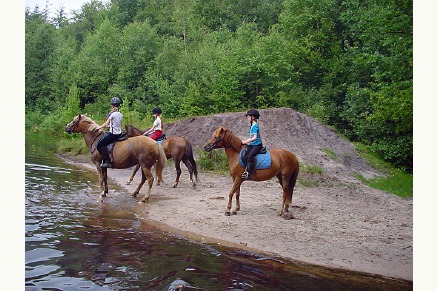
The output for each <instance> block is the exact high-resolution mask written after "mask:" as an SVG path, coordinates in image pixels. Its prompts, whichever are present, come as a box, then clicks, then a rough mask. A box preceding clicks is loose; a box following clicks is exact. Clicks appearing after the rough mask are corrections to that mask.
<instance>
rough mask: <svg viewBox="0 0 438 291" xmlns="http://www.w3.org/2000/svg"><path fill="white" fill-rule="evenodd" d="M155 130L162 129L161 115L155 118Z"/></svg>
mask: <svg viewBox="0 0 438 291" xmlns="http://www.w3.org/2000/svg"><path fill="white" fill-rule="evenodd" d="M153 127H154V130H161V131H163V130H162V128H161V118H160V117H159V116H157V118H155V120H154V124H153Z"/></svg>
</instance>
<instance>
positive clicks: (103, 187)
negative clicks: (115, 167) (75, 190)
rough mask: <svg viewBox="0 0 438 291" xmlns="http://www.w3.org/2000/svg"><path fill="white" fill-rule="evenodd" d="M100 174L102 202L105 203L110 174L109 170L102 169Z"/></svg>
mask: <svg viewBox="0 0 438 291" xmlns="http://www.w3.org/2000/svg"><path fill="white" fill-rule="evenodd" d="M98 172H99V180H100V189H101V192H100V201H101V202H103V198H105V197H106V196H107V194H108V172H107V168H100V170H98Z"/></svg>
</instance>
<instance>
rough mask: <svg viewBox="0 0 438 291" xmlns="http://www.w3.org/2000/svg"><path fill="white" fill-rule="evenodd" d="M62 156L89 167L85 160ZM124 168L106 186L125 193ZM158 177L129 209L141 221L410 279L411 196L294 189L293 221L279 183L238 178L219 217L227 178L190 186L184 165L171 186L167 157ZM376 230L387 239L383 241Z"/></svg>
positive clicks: (204, 178) (204, 176)
mask: <svg viewBox="0 0 438 291" xmlns="http://www.w3.org/2000/svg"><path fill="white" fill-rule="evenodd" d="M62 158H63V159H64V160H67V162H70V163H73V164H75V165H78V166H80V167H84V168H87V169H89V170H91V171H96V169H95V167H94V165H93V164H91V162H85V161H84V160H85V158H84V157H81V158H77V157H62ZM131 173H132V169H108V177H109V179H110V180H111V182H110V183H116V184H118V185H119V186H120V187H122V188H123V189H125V190H126V191H127V192H128V193H129V195H130V194H131V193H132V192H133V191H134V189H135V188H136V187H137V185H138V181H139V176H140V175H139V174H138V175H137V177H136V178H135V179H134V181H133V182H132V183H131V184H130V185H126V181H127V180H128V178H129V177H130V175H131ZM96 175H97V173H96ZM164 179H165V183H164V184H162V185H160V186H157V185H156V184H155V183H154V185H153V187H152V191H151V195H150V199H149V202H148V203H136V204H137V205H136V206H133V210H134V211H135V212H136V213H137V214H138V215H139V217H140V218H141V219H142V220H144V221H145V222H147V223H149V224H151V225H154V226H156V227H157V228H158V229H162V230H164V231H167V232H170V233H174V234H176V235H180V236H182V237H186V238H188V239H192V240H194V241H197V242H202V243H211V244H221V245H224V246H229V247H234V248H239V249H243V250H247V251H251V252H255V253H258V254H266V255H268V256H274V257H279V258H284V259H286V260H288V261H292V262H296V263H298V264H299V263H303V264H310V265H316V266H321V267H323V268H330V269H342V270H345V271H347V272H348V271H353V272H360V273H366V274H369V275H371V276H374V275H376V276H383V277H388V278H394V279H401V280H407V281H412V280H413V270H412V266H413V264H412V200H410V201H409V200H406V199H402V198H399V197H396V196H394V195H390V194H387V193H382V192H381V191H379V190H375V189H371V188H368V187H366V186H363V185H361V184H360V185H359V184H352V185H341V186H338V187H319V188H306V187H302V186H298V187H297V189H296V192H295V193H296V194H294V200H293V203H292V207H291V211H292V212H293V214H294V216H295V217H296V218H295V219H292V220H285V219H283V218H280V217H279V216H278V214H277V212H278V210H279V208H280V206H281V200H280V193H281V192H280V186H279V185H278V183H277V182H276V181H274V180H270V181H265V182H249V183H246V185H245V183H244V184H243V185H242V191H241V192H242V194H241V211H240V212H239V214H237V215H232V216H230V217H226V216H225V215H224V212H225V206H226V200H227V199H228V198H227V196H228V191H229V187H230V186H231V178H230V177H228V176H220V175H215V174H211V173H202V172H201V173H200V180H201V182H200V183H198V185H197V187H196V189H194V188H192V187H191V185H190V183H189V178H188V172H187V169H184V168H183V172H182V174H181V177H180V183H179V185H178V187H177V188H172V187H171V185H172V183H173V181H174V179H175V168H174V166H173V162H171V161H170V162H168V164H167V165H166V168H165V172H164ZM146 185H147V184H145V185H144V186H143V188H142V189H141V191H140V194H139V196H138V197H137V198H133V199H136V200H137V201H139V200H140V199H141V198H142V197H143V195H144V193H145V189H146V187H147V186H146ZM96 188H98V185H96ZM347 193H348V196H352V197H348V196H347ZM364 194H370V195H364ZM109 195H111V188H110V194H109ZM367 196H370V197H367ZM342 198H345V199H342ZM358 199H359V200H360V199H364V201H359V202H360V203H361V204H360V205H362V206H361V207H357V205H354V203H356V202H358ZM340 203H344V204H343V205H342V204H340ZM233 205H234V200H233ZM376 205H379V206H380V209H378V208H377V207H376ZM341 206H342V207H341ZM406 210H407V211H406ZM354 212H360V214H357V213H356V214H354ZM397 213H398V214H399V215H403V216H406V217H405V218H400V217H397V219H398V220H400V221H403V223H402V224H401V225H400V223H399V221H398V220H395V219H393V218H392V217H391V215H393V214H394V215H396V214H397ZM355 216H358V217H355ZM345 217H349V218H350V219H345ZM351 218H352V219H351ZM406 219H408V220H409V219H410V220H411V221H406ZM361 233H362V234H361ZM382 233H386V235H387V238H385V237H383V238H382ZM394 236H395V237H394Z"/></svg>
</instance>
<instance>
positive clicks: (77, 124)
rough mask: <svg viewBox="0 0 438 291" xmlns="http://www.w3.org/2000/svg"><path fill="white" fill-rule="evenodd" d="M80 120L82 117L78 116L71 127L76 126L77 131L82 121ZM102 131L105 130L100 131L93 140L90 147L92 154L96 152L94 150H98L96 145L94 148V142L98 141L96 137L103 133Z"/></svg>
mask: <svg viewBox="0 0 438 291" xmlns="http://www.w3.org/2000/svg"><path fill="white" fill-rule="evenodd" d="M80 122H81V119H79V118H78V120H76V121H75V122H74V123H73V125H72V126H71V128H74V130H75V131H76V130H77V129H78V126H79V123H80ZM102 133H103V131H102V132H101V133H98V134H97V135H96V136H95V137H94V138H93V140H92V141H91V144H90V148H89V151H90V154H92V153H94V151H95V150H96V147H94V148H93V145H94V143H95V142H96V139H97V138H98V137H99V136H101V135H102Z"/></svg>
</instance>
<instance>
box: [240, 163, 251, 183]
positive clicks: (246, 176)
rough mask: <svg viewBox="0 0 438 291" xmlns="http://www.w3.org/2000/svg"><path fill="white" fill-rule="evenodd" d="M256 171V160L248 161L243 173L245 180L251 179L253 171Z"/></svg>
mask: <svg viewBox="0 0 438 291" xmlns="http://www.w3.org/2000/svg"><path fill="white" fill-rule="evenodd" d="M253 171H254V162H248V163H247V164H246V170H245V172H243V174H242V179H243V180H249V177H250V176H251V173H252V172H253Z"/></svg>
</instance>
